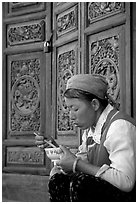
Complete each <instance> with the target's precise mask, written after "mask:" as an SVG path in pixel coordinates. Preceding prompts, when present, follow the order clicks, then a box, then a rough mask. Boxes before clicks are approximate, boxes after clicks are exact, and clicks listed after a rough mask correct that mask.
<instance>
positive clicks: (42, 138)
mask: <svg viewBox="0 0 138 204" xmlns="http://www.w3.org/2000/svg"><path fill="white" fill-rule="evenodd" d="M35 140H44V136H42V135H37V136H35Z"/></svg>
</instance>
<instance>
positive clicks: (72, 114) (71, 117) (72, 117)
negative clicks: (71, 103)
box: [70, 111, 76, 120]
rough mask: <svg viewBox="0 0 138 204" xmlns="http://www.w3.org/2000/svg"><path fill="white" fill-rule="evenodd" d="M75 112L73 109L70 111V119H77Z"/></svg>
mask: <svg viewBox="0 0 138 204" xmlns="http://www.w3.org/2000/svg"><path fill="white" fill-rule="evenodd" d="M75 118H76V117H75V114H74V113H73V111H70V119H71V120H75Z"/></svg>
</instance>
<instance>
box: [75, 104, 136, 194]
mask: <svg viewBox="0 0 138 204" xmlns="http://www.w3.org/2000/svg"><path fill="white" fill-rule="evenodd" d="M112 109H113V107H112V106H111V105H108V106H107V107H106V109H105V110H104V111H103V113H102V114H101V116H100V118H99V120H98V122H97V125H96V127H95V131H94V132H93V131H92V129H89V130H85V131H84V133H83V136H82V145H80V146H79V152H78V153H77V156H81V158H82V159H83V160H85V161H87V151H88V149H89V147H90V145H89V146H88V148H87V146H86V141H87V138H88V137H93V140H94V141H95V142H96V143H98V144H100V138H101V129H102V126H103V124H104V123H105V121H106V118H107V116H108V114H109V112H110V111H111V110H112ZM135 145H136V127H135V126H134V125H133V124H131V123H130V122H128V121H126V120H124V119H118V120H115V121H114V122H113V123H112V124H111V125H110V127H109V129H108V132H107V135H106V139H105V142H104V146H105V148H106V149H107V152H108V153H109V159H110V161H111V164H110V166H108V165H106V164H104V165H103V166H101V168H100V169H99V171H98V172H97V174H96V175H95V176H96V177H101V178H102V179H104V180H106V181H108V182H109V183H111V184H112V185H114V186H116V187H117V188H119V189H120V190H123V191H126V192H129V191H130V190H131V189H132V188H133V186H134V183H135V177H136V175H135V174H136V172H135V171H136V166H135V165H136V158H135V155H136V152H135V149H136V146H135Z"/></svg>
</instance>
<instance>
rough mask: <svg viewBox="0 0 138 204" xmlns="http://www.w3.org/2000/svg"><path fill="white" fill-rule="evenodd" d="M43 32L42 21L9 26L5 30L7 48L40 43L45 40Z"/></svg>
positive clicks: (43, 25) (43, 24) (43, 23)
mask: <svg viewBox="0 0 138 204" xmlns="http://www.w3.org/2000/svg"><path fill="white" fill-rule="evenodd" d="M44 30H45V21H44V20H39V21H35V22H27V23H20V24H15V25H9V26H8V28H7V44H8V46H13V45H18V44H26V43H34V42H42V41H44V39H45V35H44Z"/></svg>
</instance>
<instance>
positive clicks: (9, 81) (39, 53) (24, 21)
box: [3, 2, 51, 174]
mask: <svg viewBox="0 0 138 204" xmlns="http://www.w3.org/2000/svg"><path fill="white" fill-rule="evenodd" d="M50 36H51V3H44V2H8V3H3V171H4V172H20V173H31V174H48V173H49V168H50V165H49V160H47V158H46V157H45V154H44V152H42V151H40V150H39V148H37V147H36V146H35V144H34V131H39V132H41V133H45V135H48V134H50V127H51V120H50V118H51V102H50V100H51V93H50V92H51V85H50V84H51V53H50V52H48V50H45V51H47V53H46V52H44V42H45V41H47V40H50ZM46 117H48V118H49V120H46ZM46 167H47V168H46Z"/></svg>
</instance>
